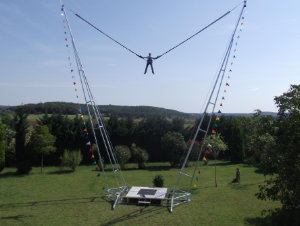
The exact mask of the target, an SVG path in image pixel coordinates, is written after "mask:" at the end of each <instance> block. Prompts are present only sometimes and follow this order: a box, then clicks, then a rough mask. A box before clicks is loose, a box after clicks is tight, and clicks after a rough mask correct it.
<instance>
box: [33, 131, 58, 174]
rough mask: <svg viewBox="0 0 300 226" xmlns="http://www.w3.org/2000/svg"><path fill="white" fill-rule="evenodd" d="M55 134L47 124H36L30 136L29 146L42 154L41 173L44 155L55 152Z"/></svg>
mask: <svg viewBox="0 0 300 226" xmlns="http://www.w3.org/2000/svg"><path fill="white" fill-rule="evenodd" d="M54 143H55V136H53V135H51V134H50V132H49V129H48V127H47V126H36V127H35V128H34V130H33V132H32V135H31V137H30V141H29V143H28V148H30V150H31V151H33V153H35V154H38V155H40V156H41V173H43V165H44V156H45V155H49V154H50V153H52V152H55V150H56V148H55V147H54V146H53V145H54Z"/></svg>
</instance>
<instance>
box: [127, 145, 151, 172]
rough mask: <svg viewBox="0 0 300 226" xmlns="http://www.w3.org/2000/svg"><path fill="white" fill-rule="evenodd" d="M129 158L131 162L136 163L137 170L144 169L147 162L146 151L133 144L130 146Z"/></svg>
mask: <svg viewBox="0 0 300 226" xmlns="http://www.w3.org/2000/svg"><path fill="white" fill-rule="evenodd" d="M131 153H132V154H131V156H132V160H133V162H136V163H137V164H138V166H139V169H145V168H146V166H145V162H147V161H148V159H149V155H148V153H147V152H146V150H144V149H142V148H140V147H137V146H136V144H135V143H133V144H132V145H131Z"/></svg>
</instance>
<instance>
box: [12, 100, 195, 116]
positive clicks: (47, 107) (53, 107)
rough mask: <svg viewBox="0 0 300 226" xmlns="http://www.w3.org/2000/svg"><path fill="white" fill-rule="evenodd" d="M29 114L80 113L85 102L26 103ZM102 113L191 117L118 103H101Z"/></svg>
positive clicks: (164, 110)
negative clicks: (118, 104) (79, 110)
mask: <svg viewBox="0 0 300 226" xmlns="http://www.w3.org/2000/svg"><path fill="white" fill-rule="evenodd" d="M18 107H19V106H13V107H9V108H6V109H7V110H11V111H15V110H16V109H17V108H18ZM22 107H23V108H24V110H25V112H26V113H28V114H46V113H47V114H67V115H73V114H78V113H79V112H78V109H79V108H81V109H82V110H83V112H86V105H85V104H79V105H78V104H75V103H68V102H46V103H38V104H25V105H23V106H22ZM99 108H100V111H101V113H102V114H103V115H104V116H109V115H111V114H116V115H118V116H119V117H128V116H131V117H136V118H141V117H149V116H165V117H184V118H186V117H190V115H189V114H187V113H183V112H179V111H175V110H170V109H165V108H159V107H151V106H117V105H100V106H99Z"/></svg>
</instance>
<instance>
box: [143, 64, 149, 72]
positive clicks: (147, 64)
mask: <svg viewBox="0 0 300 226" xmlns="http://www.w3.org/2000/svg"><path fill="white" fill-rule="evenodd" d="M148 66H149V64H148V63H147V65H146V68H145V72H144V74H146V73H147V69H148Z"/></svg>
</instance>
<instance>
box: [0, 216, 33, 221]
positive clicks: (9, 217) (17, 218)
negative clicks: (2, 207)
mask: <svg viewBox="0 0 300 226" xmlns="http://www.w3.org/2000/svg"><path fill="white" fill-rule="evenodd" d="M26 217H32V215H28V216H25V215H16V216H7V217H0V220H16V221H20V222H22V223H24V221H23V220H22V219H23V218H26Z"/></svg>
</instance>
